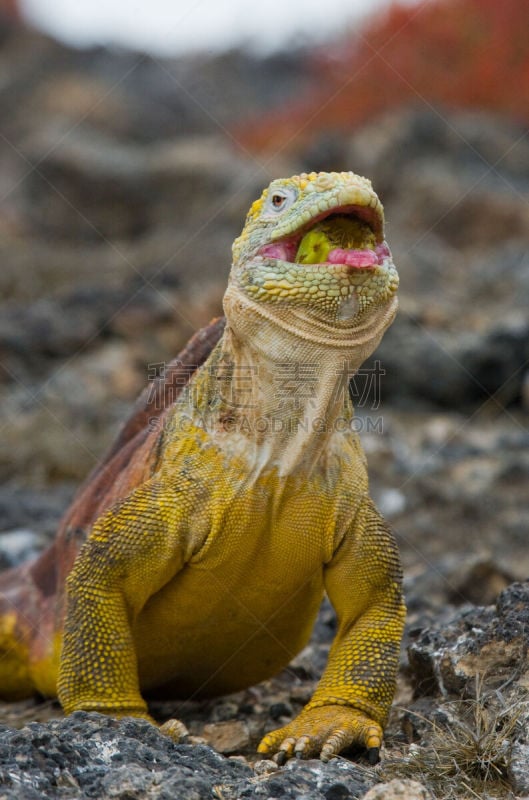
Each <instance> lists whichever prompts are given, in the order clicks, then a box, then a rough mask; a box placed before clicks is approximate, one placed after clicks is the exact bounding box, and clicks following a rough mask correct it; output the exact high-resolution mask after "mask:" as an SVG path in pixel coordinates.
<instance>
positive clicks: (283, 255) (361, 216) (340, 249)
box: [257, 206, 390, 270]
mask: <svg viewBox="0 0 529 800" xmlns="http://www.w3.org/2000/svg"><path fill="white" fill-rule="evenodd" d="M382 225H383V220H382V217H381V215H380V214H378V213H377V211H375V210H374V209H372V208H366V207H363V206H350V207H342V208H334V209H332V210H330V211H327V212H324V213H322V214H321V215H319V216H318V217H316V218H314V219H312V220H311V221H310V223H308V225H305V226H302V227H301V228H299V229H298V230H297V231H296V232H295V233H293V234H290V235H288V236H285V237H284V238H282V239H280V240H278V241H277V242H274V243H273V244H266V245H264V247H261V249H260V250H259V251H258V253H257V255H258V256H262V257H265V258H273V259H278V260H281V261H286V262H287V263H296V264H318V265H325V264H341V265H344V266H347V267H352V268H354V269H367V270H369V269H373V268H374V267H376V266H379V265H381V264H382V263H383V261H384V259H386V258H387V257H388V256H389V255H390V251H389V248H388V246H387V244H386V242H385V241H384V240H383V239H382V238H381V231H382Z"/></svg>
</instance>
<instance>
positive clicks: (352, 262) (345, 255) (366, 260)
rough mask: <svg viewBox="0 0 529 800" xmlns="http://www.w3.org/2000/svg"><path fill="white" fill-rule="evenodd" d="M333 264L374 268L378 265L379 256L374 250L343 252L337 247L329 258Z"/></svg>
mask: <svg viewBox="0 0 529 800" xmlns="http://www.w3.org/2000/svg"><path fill="white" fill-rule="evenodd" d="M327 261H328V262H329V263H331V264H347V266H348V267H360V268H361V267H374V266H375V264H378V259H377V254H376V253H375V252H374V251H373V250H342V249H341V248H340V247H336V248H335V249H334V250H331V251H330V253H329V255H328V256H327Z"/></svg>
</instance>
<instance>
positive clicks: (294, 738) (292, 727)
mask: <svg viewBox="0 0 529 800" xmlns="http://www.w3.org/2000/svg"><path fill="white" fill-rule="evenodd" d="M353 744H356V745H360V746H364V747H366V748H367V751H368V759H369V763H370V764H376V763H377V761H378V757H379V750H380V746H381V744H382V728H381V727H380V725H379V724H378V723H377V722H375V721H374V720H372V719H370V718H369V717H368V716H367V714H364V713H363V712H362V711H357V710H355V709H354V708H350V707H347V706H338V705H335V706H332V705H331V706H321V707H319V708H312V709H307V710H305V711H302V712H301V714H300V715H299V716H298V717H297V718H296V719H295V720H293V721H292V722H291V723H289V724H288V725H286V726H285V727H284V728H279V729H278V730H277V731H272V732H271V733H269V734H267V735H266V736H265V737H264V739H263V740H262V742H261V744H260V745H259V748H258V752H259V753H262V754H264V755H268V756H273V758H274V761H275V762H276V763H277V764H279V765H280V766H281V765H282V764H284V763H285V762H286V761H287V759H288V758H290V757H292V756H296V757H297V758H314V757H317V756H319V757H320V758H321V760H322V761H329V760H330V759H331V758H334V757H335V756H337V755H338V754H339V753H340V752H341V751H342V750H344V749H345V748H346V747H349V746H350V745H353Z"/></svg>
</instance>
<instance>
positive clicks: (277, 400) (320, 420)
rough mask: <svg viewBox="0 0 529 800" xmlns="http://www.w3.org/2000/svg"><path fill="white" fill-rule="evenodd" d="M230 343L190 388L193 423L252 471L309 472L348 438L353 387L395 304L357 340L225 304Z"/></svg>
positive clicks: (343, 332)
mask: <svg viewBox="0 0 529 800" xmlns="http://www.w3.org/2000/svg"><path fill="white" fill-rule="evenodd" d="M225 309H226V314H227V319H228V324H227V326H226V329H225V332H224V335H223V337H222V339H221V341H220V342H219V344H218V345H217V347H216V348H215V350H214V352H213V353H212V355H211V356H210V358H209V359H208V361H207V362H206V364H205V365H204V366H203V367H202V369H201V371H200V374H199V375H197V377H196V379H195V381H194V392H193V394H194V397H193V416H194V418H195V421H196V422H197V424H199V425H200V426H201V427H206V428H207V430H208V432H209V433H210V435H211V436H212V437H213V439H214V440H215V441H216V442H217V443H218V444H219V446H221V447H222V448H223V449H226V450H229V451H230V452H231V453H232V454H233V455H237V456H241V457H244V458H245V459H246V460H247V462H248V465H249V469H250V470H252V469H257V470H260V469H261V468H264V467H267V466H269V467H276V468H277V469H278V471H279V473H280V474H288V473H290V472H292V471H294V470H295V469H297V468H301V469H303V470H306V471H308V472H310V471H311V470H312V468H313V467H314V466H315V465H316V463H317V462H318V461H319V460H320V459H321V458H322V457H323V456H324V454H325V453H326V451H327V450H328V448H329V446H330V443H331V441H334V440H336V437H338V438H340V437H342V436H347V435H350V431H351V429H352V426H351V422H352V419H353V407H352V404H351V401H350V398H349V392H348V384H349V380H350V378H351V377H352V376H353V375H354V374H355V373H356V372H357V371H358V369H359V368H360V366H361V365H362V363H363V362H364V361H365V359H366V358H367V357H368V356H369V355H370V354H371V352H372V351H373V350H374V349H375V347H376V346H377V344H378V342H379V341H380V338H381V337H382V334H383V333H384V331H385V329H386V328H387V327H388V325H389V324H390V322H391V321H392V319H393V317H394V315H395V311H396V301H391V302H390V303H388V304H387V306H385V307H380V308H379V309H377V310H376V311H375V312H373V313H371V314H370V317H369V319H366V320H364V321H363V323H362V325H361V326H360V327H359V328H355V329H354V330H352V329H350V328H347V325H346V324H344V326H343V327H342V328H341V329H337V328H336V325H330V324H329V325H326V324H325V323H321V322H320V323H318V324H315V322H314V320H313V319H310V317H308V316H307V315H304V314H303V313H300V312H298V313H297V314H293V313H292V311H291V310H289V311H282V310H277V309H274V310H273V311H269V310H268V309H265V310H264V311H263V309H262V308H261V307H259V306H257V307H256V304H255V303H253V301H251V300H248V299H247V298H246V297H245V296H244V295H242V293H240V292H237V291H236V290H228V292H227V293H226V296H225Z"/></svg>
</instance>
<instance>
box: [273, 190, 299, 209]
mask: <svg viewBox="0 0 529 800" xmlns="http://www.w3.org/2000/svg"><path fill="white" fill-rule="evenodd" d="M295 199H296V193H295V192H294V191H292V190H290V189H274V190H273V191H272V192H271V193H270V194H269V195H268V198H267V202H266V211H271V212H273V213H274V214H277V213H278V212H281V211H286V210H287V208H290V206H291V205H292V203H293V202H294V200H295Z"/></svg>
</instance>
